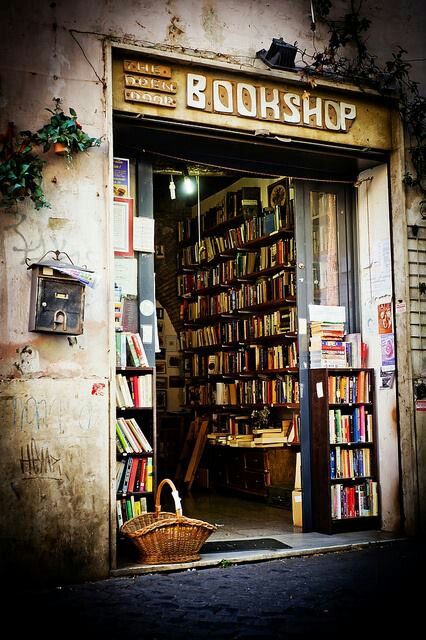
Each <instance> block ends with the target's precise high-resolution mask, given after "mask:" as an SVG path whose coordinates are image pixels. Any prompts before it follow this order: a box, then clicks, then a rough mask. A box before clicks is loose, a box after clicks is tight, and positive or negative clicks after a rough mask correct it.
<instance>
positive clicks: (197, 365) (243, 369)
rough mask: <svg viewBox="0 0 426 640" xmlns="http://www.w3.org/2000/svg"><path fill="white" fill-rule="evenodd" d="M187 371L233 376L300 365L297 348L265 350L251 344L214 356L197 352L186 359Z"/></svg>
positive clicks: (279, 346)
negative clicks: (234, 374) (298, 363)
mask: <svg viewBox="0 0 426 640" xmlns="http://www.w3.org/2000/svg"><path fill="white" fill-rule="evenodd" d="M186 359H187V367H186V371H187V373H189V374H190V375H192V376H201V377H202V376H207V375H222V374H233V373H242V374H244V373H248V374H250V373H253V372H258V373H265V374H267V373H268V369H271V370H275V369H285V368H286V367H296V366H297V347H296V344H295V343H294V342H292V343H291V344H289V345H281V344H280V345H277V346H273V347H265V346H262V345H250V346H247V347H245V348H241V349H238V350H235V351H234V350H232V351H231V350H224V351H218V352H215V353H212V354H203V353H194V354H191V355H187V356H186Z"/></svg>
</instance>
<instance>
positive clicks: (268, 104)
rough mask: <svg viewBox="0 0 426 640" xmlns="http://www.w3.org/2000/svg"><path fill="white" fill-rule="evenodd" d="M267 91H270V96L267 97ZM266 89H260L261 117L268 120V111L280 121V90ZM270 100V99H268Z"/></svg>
mask: <svg viewBox="0 0 426 640" xmlns="http://www.w3.org/2000/svg"><path fill="white" fill-rule="evenodd" d="M267 91H269V96H268V95H267ZM270 94H271V90H270V89H266V88H265V87H260V117H261V118H267V117H268V109H269V110H270V111H272V112H273V114H274V118H275V120H279V117H280V107H279V104H278V101H279V94H278V89H272V96H271V95H270ZM268 98H269V99H268Z"/></svg>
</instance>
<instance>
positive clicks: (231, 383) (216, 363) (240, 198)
mask: <svg viewBox="0 0 426 640" xmlns="http://www.w3.org/2000/svg"><path fill="white" fill-rule="evenodd" d="M264 205H265V203H262V202H261V189H260V187H257V186H253V187H242V188H241V189H239V190H238V191H228V192H227V193H226V195H225V197H224V198H223V201H222V202H220V203H219V204H218V205H216V206H214V207H212V208H211V209H210V210H208V211H207V212H205V213H204V214H202V215H201V219H200V230H199V229H198V220H197V219H196V218H192V219H189V220H183V221H181V222H180V223H179V224H178V239H179V242H180V246H179V252H178V282H177V293H178V296H179V297H180V298H181V304H180V319H181V321H182V323H183V330H182V331H181V333H180V348H181V350H182V351H183V353H184V362H185V366H184V369H185V374H186V384H185V404H186V406H187V407H189V408H191V409H192V410H193V411H194V413H196V414H201V413H202V414H203V416H206V415H209V416H210V429H209V430H210V434H209V438H208V440H209V442H210V444H212V445H213V444H215V445H225V446H245V447H258V448H259V447H261V446H264V447H271V446H275V447H283V446H286V445H290V444H291V445H295V444H298V443H299V431H300V417H299V380H298V350H297V333H296V331H297V311H296V273H295V269H296V267H295V265H296V246H295V239H294V212H293V201H292V200H291V199H290V183H289V182H288V183H287V185H286V198H285V203H284V204H283V205H282V206H279V205H277V206H274V207H269V206H264ZM199 231H200V233H199ZM265 409H267V410H268V412H269V418H268V420H267V422H266V423H265V424H263V425H262V428H261V429H260V430H259V428H258V429H256V426H257V427H259V425H258V424H257V423H256V419H255V418H254V415H255V414H256V413H257V412H259V411H264V410H265ZM237 443H238V444H237Z"/></svg>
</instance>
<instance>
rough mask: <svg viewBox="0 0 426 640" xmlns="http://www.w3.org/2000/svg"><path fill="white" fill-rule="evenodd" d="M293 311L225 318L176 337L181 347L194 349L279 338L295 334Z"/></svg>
mask: <svg viewBox="0 0 426 640" xmlns="http://www.w3.org/2000/svg"><path fill="white" fill-rule="evenodd" d="M296 325H297V320H296V309H295V308H293V307H287V308H285V309H281V310H278V311H274V312H272V313H265V314H262V315H257V314H256V315H253V316H251V317H250V318H245V319H244V320H242V319H241V320H240V319H228V318H227V319H226V321H220V322H218V323H217V324H216V325H205V326H204V327H202V328H200V329H195V328H194V329H192V328H188V329H185V330H184V331H181V332H180V334H179V340H180V348H181V350H182V351H183V350H185V349H194V348H197V347H205V346H209V345H217V344H229V345H230V344H234V343H237V342H241V343H243V342H247V341H250V340H252V339H257V338H265V337H272V336H280V335H282V334H283V333H293V332H294V331H296Z"/></svg>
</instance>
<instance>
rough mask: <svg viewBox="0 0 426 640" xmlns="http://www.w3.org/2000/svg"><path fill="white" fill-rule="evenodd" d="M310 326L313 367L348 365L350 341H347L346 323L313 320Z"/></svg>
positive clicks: (310, 350) (342, 366) (310, 349)
mask: <svg viewBox="0 0 426 640" xmlns="http://www.w3.org/2000/svg"><path fill="white" fill-rule="evenodd" d="M310 326H311V339H310V345H309V352H310V358H311V369H322V368H325V367H329V368H346V367H348V366H349V363H348V354H349V347H350V343H348V342H345V328H344V323H343V322H323V321H311V323H310Z"/></svg>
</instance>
